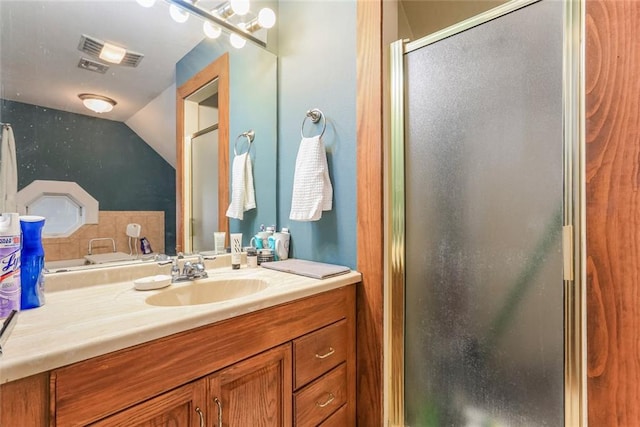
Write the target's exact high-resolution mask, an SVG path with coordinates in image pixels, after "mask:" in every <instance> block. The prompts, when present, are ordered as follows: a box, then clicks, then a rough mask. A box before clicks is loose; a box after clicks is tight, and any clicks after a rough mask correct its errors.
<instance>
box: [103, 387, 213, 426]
mask: <svg viewBox="0 0 640 427" xmlns="http://www.w3.org/2000/svg"><path fill="white" fill-rule="evenodd" d="M205 387H206V383H205V382H204V380H201V381H195V382H193V383H190V384H187V385H185V386H182V387H180V388H177V389H175V390H172V391H169V392H166V393H164V394H161V395H160V396H157V397H154V398H153V399H150V400H147V401H146V402H143V403H140V404H138V405H135V406H133V407H131V408H129V409H126V410H124V411H122V412H118V413H117V414H115V415H112V416H110V417H107V418H105V419H103V420H100V421H98V422H96V423H94V424H92V425H93V426H100V427H106V426H109V427H111V426H123V427H124V426H127V427H134V426H135V427H183V426H185V427H187V426H188V427H202V426H204V425H205V419H204V417H205V414H204V410H205V409H204V406H203V404H204V403H205V402H204V395H205Z"/></svg>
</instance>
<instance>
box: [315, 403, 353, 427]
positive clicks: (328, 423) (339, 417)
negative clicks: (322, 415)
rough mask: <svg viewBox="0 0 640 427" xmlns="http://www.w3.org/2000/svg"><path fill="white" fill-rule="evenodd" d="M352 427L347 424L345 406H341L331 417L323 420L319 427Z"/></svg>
mask: <svg viewBox="0 0 640 427" xmlns="http://www.w3.org/2000/svg"><path fill="white" fill-rule="evenodd" d="M353 425H354V424H351V423H349V413H348V412H347V405H342V406H341V407H340V409H338V410H337V411H336V412H334V413H333V415H331V416H330V417H329V418H327V419H326V420H324V421H323V422H322V424H320V426H319V427H351V426H353Z"/></svg>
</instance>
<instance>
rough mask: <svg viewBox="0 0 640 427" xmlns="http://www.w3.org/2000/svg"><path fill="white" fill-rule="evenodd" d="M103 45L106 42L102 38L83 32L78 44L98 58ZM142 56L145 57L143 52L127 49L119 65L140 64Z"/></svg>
mask: <svg viewBox="0 0 640 427" xmlns="http://www.w3.org/2000/svg"><path fill="white" fill-rule="evenodd" d="M103 47H104V42H103V41H102V40H100V39H96V38H93V37H90V36H88V35H86V34H83V35H82V36H81V37H80V43H79V44H78V50H80V51H82V52H85V53H87V54H89V55H91V56H94V57H96V58H98V57H100V52H101V51H102V48H103ZM142 58H144V55H143V54H141V53H136V52H131V51H130V50H128V49H127V53H126V54H125V55H124V58H123V59H122V62H120V64H119V65H124V66H127V67H137V66H138V65H139V64H140V61H142Z"/></svg>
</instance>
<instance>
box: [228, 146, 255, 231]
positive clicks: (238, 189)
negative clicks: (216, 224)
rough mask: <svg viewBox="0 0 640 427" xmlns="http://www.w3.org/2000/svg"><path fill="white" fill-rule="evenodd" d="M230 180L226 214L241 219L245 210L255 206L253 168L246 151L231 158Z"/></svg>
mask: <svg viewBox="0 0 640 427" xmlns="http://www.w3.org/2000/svg"><path fill="white" fill-rule="evenodd" d="M231 180H232V181H233V182H232V183H231V203H230V204H229V208H228V209H227V216H228V217H229V218H236V219H242V218H243V217H244V212H245V211H248V210H249V209H253V208H255V207H256V192H255V189H254V187H253V168H252V167H251V157H250V156H249V153H248V152H247V153H243V154H240V155H237V156H235V157H234V158H233V165H232V171H231Z"/></svg>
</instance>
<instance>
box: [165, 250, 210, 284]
mask: <svg viewBox="0 0 640 427" xmlns="http://www.w3.org/2000/svg"><path fill="white" fill-rule="evenodd" d="M183 258H184V256H183V255H182V253H178V255H177V256H176V257H175V258H174V259H173V265H172V266H171V283H176V282H183V281H186V280H195V279H204V278H207V277H209V276H208V274H207V272H206V271H205V266H204V258H203V257H202V255H198V262H196V263H192V262H191V261H186V262H185V263H184V266H183V267H182V272H180V267H179V266H178V260H179V259H183Z"/></svg>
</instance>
